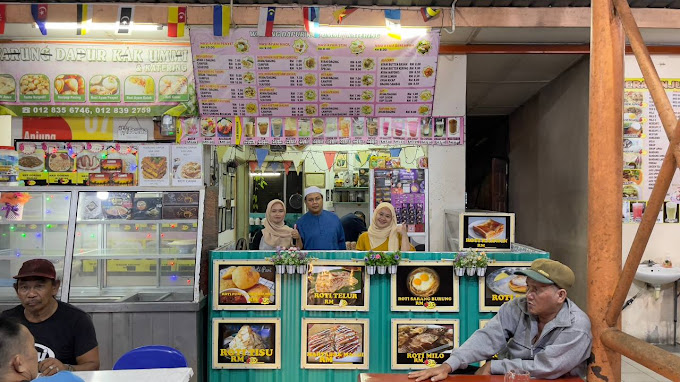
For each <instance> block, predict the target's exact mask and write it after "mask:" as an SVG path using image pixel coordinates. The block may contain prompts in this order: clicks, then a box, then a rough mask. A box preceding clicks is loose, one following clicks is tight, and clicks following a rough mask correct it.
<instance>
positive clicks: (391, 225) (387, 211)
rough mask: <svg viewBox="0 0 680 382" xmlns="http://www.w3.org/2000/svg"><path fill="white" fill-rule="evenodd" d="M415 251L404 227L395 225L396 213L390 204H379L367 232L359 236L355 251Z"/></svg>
mask: <svg viewBox="0 0 680 382" xmlns="http://www.w3.org/2000/svg"><path fill="white" fill-rule="evenodd" d="M369 250H373V251H390V252H394V251H402V252H405V251H415V248H414V247H413V246H412V245H411V243H410V242H409V241H408V235H407V234H406V226H405V225H403V224H399V225H397V218H396V213H395V212H394V207H392V205H391V204H390V203H385V202H383V203H380V204H378V207H376V208H375V211H374V212H373V219H372V220H371V226H370V227H368V232H364V233H362V234H361V235H360V236H359V240H358V241H357V251H369Z"/></svg>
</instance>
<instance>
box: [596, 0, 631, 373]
mask: <svg viewBox="0 0 680 382" xmlns="http://www.w3.org/2000/svg"><path fill="white" fill-rule="evenodd" d="M590 30H591V37H590V41H591V44H590V108H589V109H590V110H589V119H588V125H589V134H588V135H589V140H588V306H587V313H588V315H589V316H590V320H591V324H592V331H593V356H594V359H593V360H592V363H591V364H590V366H589V368H588V381H620V380H621V355H620V354H618V353H616V352H615V351H612V350H609V349H608V348H606V347H605V346H604V344H603V343H602V341H601V340H600V336H601V334H602V333H603V332H604V331H605V330H607V329H608V328H609V326H608V325H607V323H606V320H605V315H606V309H607V302H608V301H609V299H610V298H611V296H612V295H613V292H614V286H615V285H616V281H617V279H618V277H619V273H620V270H621V225H622V222H621V205H622V202H623V197H622V193H621V190H622V188H623V180H622V177H621V165H620V164H621V163H622V161H623V152H622V150H621V142H622V140H623V129H622V127H621V115H623V114H622V113H623V110H622V109H623V108H622V104H623V50H624V43H625V41H624V38H623V29H622V28H621V23H620V20H619V19H618V18H617V17H615V15H614V8H613V4H612V0H593V1H592V3H591V28H590ZM618 327H620V322H619V323H618Z"/></svg>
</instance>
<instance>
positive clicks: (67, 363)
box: [0, 259, 99, 376]
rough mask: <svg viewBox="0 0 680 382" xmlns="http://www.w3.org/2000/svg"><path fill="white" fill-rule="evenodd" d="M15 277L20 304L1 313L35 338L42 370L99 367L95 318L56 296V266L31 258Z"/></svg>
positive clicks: (46, 374) (44, 371)
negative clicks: (93, 319) (93, 322)
mask: <svg viewBox="0 0 680 382" xmlns="http://www.w3.org/2000/svg"><path fill="white" fill-rule="evenodd" d="M14 278H15V279H16V280H17V282H16V283H15V284H14V289H15V290H16V292H17V296H18V297H19V300H21V305H19V306H17V307H15V308H12V309H9V310H6V311H4V312H2V315H0V316H2V317H4V318H10V319H14V320H16V321H17V322H19V323H21V324H23V325H24V326H25V327H27V328H28V330H29V331H30V332H31V334H32V335H33V337H35V348H36V350H37V352H38V360H39V361H40V365H39V371H40V373H42V375H43V376H50V375H54V374H56V373H58V372H59V371H63V370H68V371H74V370H76V371H83V370H98V369H99V347H98V345H97V337H96V334H95V330H94V325H93V324H92V320H91V319H90V316H88V315H87V313H85V312H83V311H82V310H80V309H78V308H76V307H74V306H72V305H70V304H67V303H64V302H61V301H57V300H56V299H55V296H56V295H57V292H58V291H59V284H60V282H59V280H57V273H56V271H55V269H54V265H53V264H52V263H51V262H50V261H48V260H44V259H34V260H28V261H26V262H25V263H24V264H23V265H22V266H21V269H20V270H19V273H18V274H17V275H16V276H14Z"/></svg>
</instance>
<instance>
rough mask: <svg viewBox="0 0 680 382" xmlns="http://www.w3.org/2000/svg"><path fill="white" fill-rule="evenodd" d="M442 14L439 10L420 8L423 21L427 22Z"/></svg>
mask: <svg viewBox="0 0 680 382" xmlns="http://www.w3.org/2000/svg"><path fill="white" fill-rule="evenodd" d="M440 13H442V10H441V9H434V8H430V7H426V8H420V14H421V15H422V16H423V21H425V22H428V21H430V20H432V19H433V18H435V17H437V16H439V14H440Z"/></svg>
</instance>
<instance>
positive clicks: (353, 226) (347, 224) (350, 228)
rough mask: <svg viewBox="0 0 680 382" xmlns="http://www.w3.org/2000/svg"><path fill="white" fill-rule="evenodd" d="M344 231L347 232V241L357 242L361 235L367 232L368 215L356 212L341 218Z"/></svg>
mask: <svg viewBox="0 0 680 382" xmlns="http://www.w3.org/2000/svg"><path fill="white" fill-rule="evenodd" d="M340 223H342V229H343V230H344V231H345V240H346V241H357V240H358V239H359V235H361V234H362V233H364V232H366V231H367V230H368V229H367V228H366V215H364V213H363V212H361V211H354V213H353V214H347V215H345V216H343V217H341V218H340Z"/></svg>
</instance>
